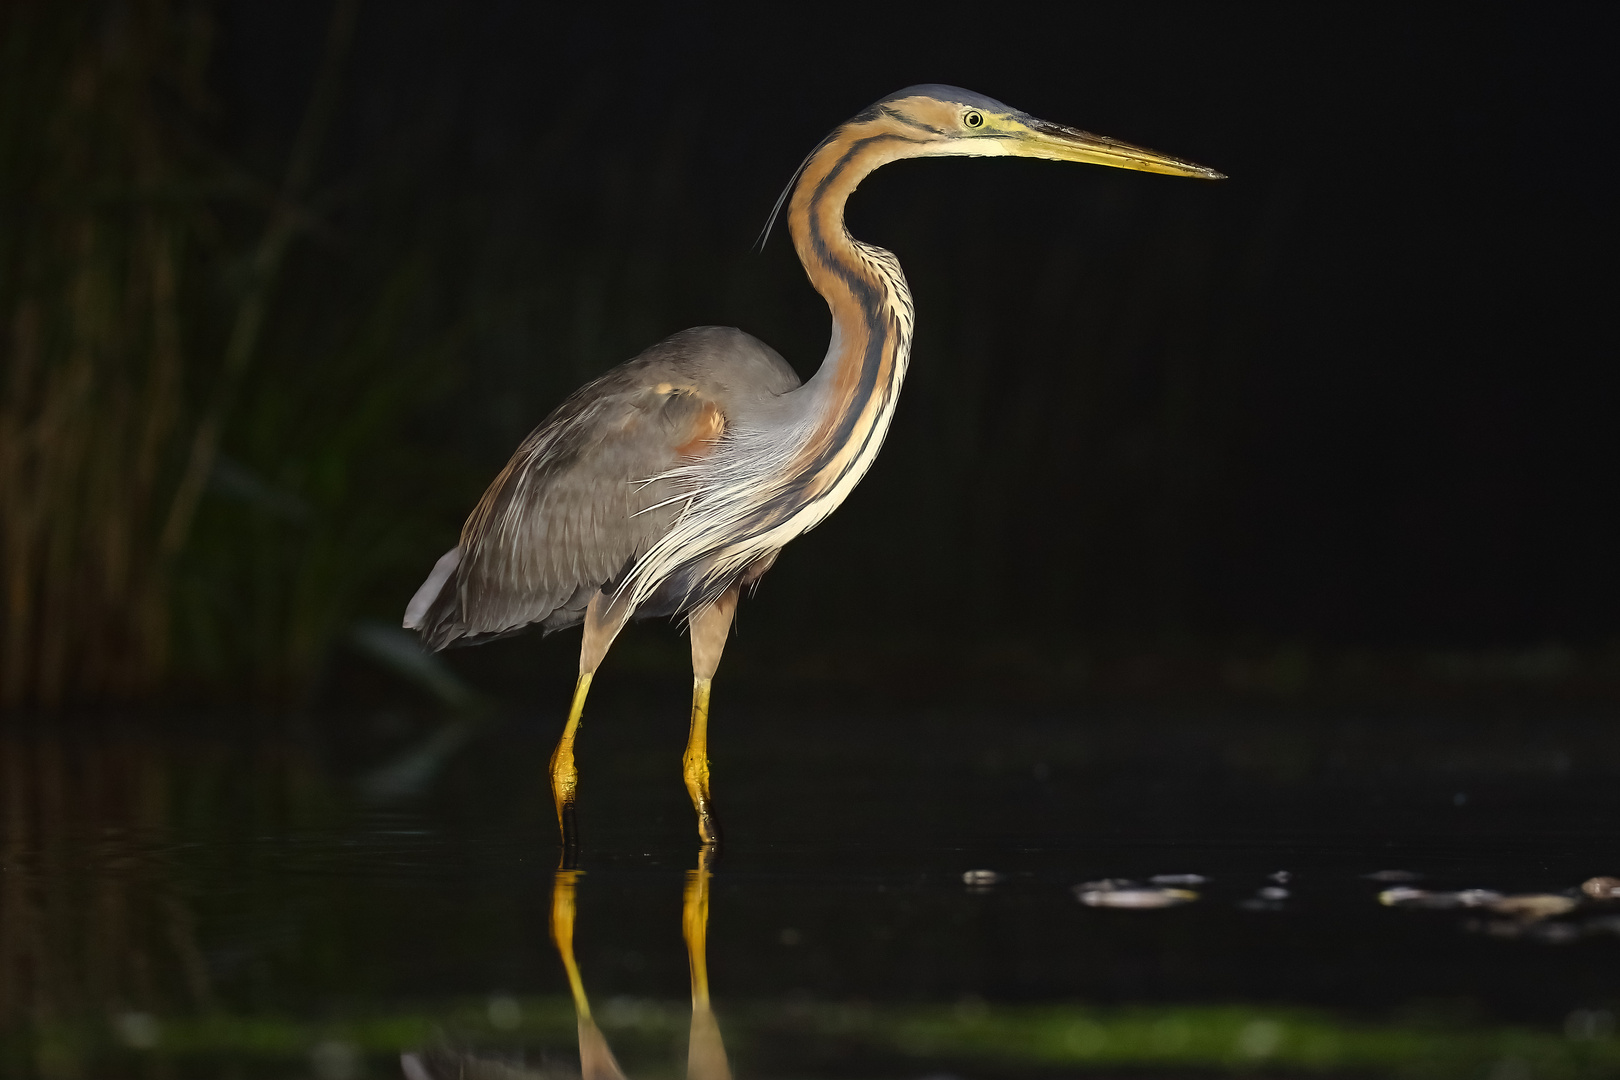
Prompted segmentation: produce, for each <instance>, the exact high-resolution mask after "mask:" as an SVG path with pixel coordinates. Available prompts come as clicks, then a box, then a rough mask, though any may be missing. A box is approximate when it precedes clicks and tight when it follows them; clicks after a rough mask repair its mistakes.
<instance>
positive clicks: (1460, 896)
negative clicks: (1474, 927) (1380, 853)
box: [1378, 885, 1502, 909]
mask: <svg viewBox="0 0 1620 1080" xmlns="http://www.w3.org/2000/svg"><path fill="white" fill-rule="evenodd" d="M1501 899H1502V894H1501V893H1499V892H1492V891H1491V890H1490V889H1459V890H1458V891H1456V892H1430V891H1429V890H1428V889H1414V888H1412V887H1411V886H1408V885H1397V886H1396V887H1395V888H1393V889H1385V890H1384V891H1383V892H1381V893H1379V894H1378V902H1379V903H1380V904H1383V905H1384V906H1385V907H1404V908H1433V909H1445V908H1479V907H1489V906H1490V905H1492V904H1494V903H1496V902H1497V901H1498V900H1501Z"/></svg>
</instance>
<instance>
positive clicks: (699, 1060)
mask: <svg viewBox="0 0 1620 1080" xmlns="http://www.w3.org/2000/svg"><path fill="white" fill-rule="evenodd" d="M713 865H714V845H713V844H704V845H703V848H702V850H700V851H699V852H698V864H697V869H695V870H688V871H687V873H686V896H685V899H684V901H683V903H682V905H681V935H682V936H683V937H685V938H686V958H687V961H688V964H689V965H690V967H691V970H692V1032H691V1039H690V1042H689V1045H688V1048H687V1051H686V1076H687V1080H731V1065H730V1063H729V1062H727V1060H726V1047H725V1043H723V1042H722V1041H721V1039H720V1023H719V1021H717V1020H716V1019H715V1017H714V1009H713V1008H712V1007H711V1006H710V1004H709V962H708V936H709V878H710V877H711V876H712V868H713ZM579 875H580V872H579V871H578V870H559V871H557V877H556V880H555V882H554V884H553V885H552V887H551V939H552V940H553V941H555V942H556V943H557V954H558V955H559V956H561V957H562V962H563V970H564V971H566V972H567V973H568V989H569V990H570V991H572V992H573V995H574V1012H575V1014H576V1015H577V1016H578V1017H579V1068H580V1074H581V1076H582V1078H583V1080H624V1073H623V1072H622V1071H621V1070H620V1069H619V1063H618V1062H617V1061H615V1060H614V1059H613V1051H612V1050H610V1049H608V1044H607V1039H605V1038H604V1037H603V1036H602V1031H601V1029H600V1028H598V1027H597V1026H596V1022H595V1021H594V1020H592V1019H591V1003H590V1001H589V1000H588V999H587V998H586V997H585V984H584V981H583V980H582V979H581V978H580V975H579V964H578V963H576V962H575V960H574V889H575V886H576V884H577V883H578V881H579Z"/></svg>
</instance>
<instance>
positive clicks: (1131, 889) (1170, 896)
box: [1074, 879, 1198, 911]
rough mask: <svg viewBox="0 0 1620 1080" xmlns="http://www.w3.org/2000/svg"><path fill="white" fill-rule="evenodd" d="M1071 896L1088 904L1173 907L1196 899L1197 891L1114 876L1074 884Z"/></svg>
mask: <svg viewBox="0 0 1620 1080" xmlns="http://www.w3.org/2000/svg"><path fill="white" fill-rule="evenodd" d="M1074 896H1075V899H1077V900H1079V901H1080V902H1081V903H1082V904H1085V905H1086V906H1087V907H1110V908H1135V909H1137V910H1139V911H1145V910H1151V909H1153V908H1167V907H1175V906H1176V905H1177V904H1186V903H1190V902H1191V901H1193V900H1197V899H1198V894H1197V893H1195V892H1193V891H1192V890H1191V889H1166V888H1162V887H1157V886H1149V885H1136V884H1134V883H1132V882H1129V881H1115V880H1113V879H1108V880H1104V881H1088V882H1086V883H1085V884H1084V885H1076V886H1075V887H1074Z"/></svg>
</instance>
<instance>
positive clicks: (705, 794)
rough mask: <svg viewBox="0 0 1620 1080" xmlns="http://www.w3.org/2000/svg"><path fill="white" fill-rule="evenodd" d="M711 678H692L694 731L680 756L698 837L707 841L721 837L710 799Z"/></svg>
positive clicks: (714, 841)
mask: <svg viewBox="0 0 1620 1080" xmlns="http://www.w3.org/2000/svg"><path fill="white" fill-rule="evenodd" d="M711 682H712V680H710V679H701V678H695V679H693V680H692V730H691V732H690V734H688V735H687V739H686V754H685V756H684V757H682V758H681V771H682V773H683V774H684V775H685V777H686V793H687V794H688V795H690V796H691V797H692V808H693V809H694V810H696V811H697V819H698V837H699V838H700V839H701V840H702V841H703V842H704V843H705V844H713V843H716V842H718V841H719V839H720V823H719V821H717V820H716V819H715V816H714V802H713V800H712V799H710V798H709V686H710V684H711Z"/></svg>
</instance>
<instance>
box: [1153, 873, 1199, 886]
mask: <svg viewBox="0 0 1620 1080" xmlns="http://www.w3.org/2000/svg"><path fill="white" fill-rule="evenodd" d="M1148 880H1149V881H1151V882H1153V884H1155V885H1202V884H1203V883H1204V882H1206V881H1208V880H1209V878H1207V877H1205V876H1204V875H1203V874H1154V875H1153V876H1152V877H1150V878H1148Z"/></svg>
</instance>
